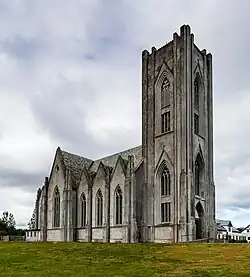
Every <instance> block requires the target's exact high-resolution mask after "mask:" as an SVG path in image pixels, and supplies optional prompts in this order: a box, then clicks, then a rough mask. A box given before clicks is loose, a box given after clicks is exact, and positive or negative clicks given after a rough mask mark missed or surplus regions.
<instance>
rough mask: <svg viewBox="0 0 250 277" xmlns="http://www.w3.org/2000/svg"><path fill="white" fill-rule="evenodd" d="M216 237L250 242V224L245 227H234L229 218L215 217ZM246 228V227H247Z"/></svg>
mask: <svg viewBox="0 0 250 277" xmlns="http://www.w3.org/2000/svg"><path fill="white" fill-rule="evenodd" d="M216 227H217V239H221V240H226V239H227V238H228V239H229V240H236V241H245V240H247V241H248V242H250V231H249V230H250V225H248V226H247V227H246V228H235V227H234V226H233V224H232V222H231V221H230V220H220V219H216ZM247 228H248V229H247Z"/></svg>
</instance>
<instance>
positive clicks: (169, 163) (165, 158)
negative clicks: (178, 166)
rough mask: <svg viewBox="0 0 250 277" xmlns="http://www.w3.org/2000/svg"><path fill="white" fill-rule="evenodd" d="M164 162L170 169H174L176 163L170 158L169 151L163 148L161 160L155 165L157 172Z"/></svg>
mask: <svg viewBox="0 0 250 277" xmlns="http://www.w3.org/2000/svg"><path fill="white" fill-rule="evenodd" d="M163 162H164V163H165V164H166V165H167V167H168V169H169V170H171V171H173V168H174V164H173V162H172V161H171V159H170V157H169V155H168V153H167V152H166V151H165V149H163V150H162V153H161V155H160V157H159V160H158V162H157V164H156V167H155V172H157V171H158V170H159V168H160V166H161V164H162V163H163Z"/></svg>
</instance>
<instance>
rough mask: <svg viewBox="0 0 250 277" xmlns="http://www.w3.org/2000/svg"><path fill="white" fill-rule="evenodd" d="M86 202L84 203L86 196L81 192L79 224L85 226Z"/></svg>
mask: <svg viewBox="0 0 250 277" xmlns="http://www.w3.org/2000/svg"><path fill="white" fill-rule="evenodd" d="M86 208H87V203H86V196H85V194H84V193H83V194H82V197H81V215H82V216H81V226H82V227H85V226H86V222H87V209H86Z"/></svg>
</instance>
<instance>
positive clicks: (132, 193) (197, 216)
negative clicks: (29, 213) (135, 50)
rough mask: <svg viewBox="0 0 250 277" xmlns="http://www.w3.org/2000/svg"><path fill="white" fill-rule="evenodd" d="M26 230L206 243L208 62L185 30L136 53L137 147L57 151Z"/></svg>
mask: <svg viewBox="0 0 250 277" xmlns="http://www.w3.org/2000/svg"><path fill="white" fill-rule="evenodd" d="M32 233H33V237H34V235H35V236H36V237H37V238H38V237H39V239H38V240H42V241H82V242H84V241H85V242H92V241H101V242H127V243H134V242H180V241H191V240H195V239H202V238H214V237H215V186H214V170H213V82H212V55H211V54H210V53H209V54H207V53H206V50H202V51H201V50H200V49H199V48H198V47H197V46H196V44H195V43H194V35H193V34H192V33H191V30H190V27H189V26H188V25H183V26H182V27H181V28H180V34H177V33H174V34H173V40H172V41H170V42H168V43H167V44H165V45H163V46H162V47H161V48H159V49H156V48H155V47H152V50H151V52H150V53H149V52H148V51H147V50H144V51H143V52H142V145H140V146H138V147H134V148H131V149H128V150H125V151H122V152H120V153H117V154H114V155H110V156H108V157H104V158H101V159H98V160H91V159H88V158H85V157H81V156H78V155H75V154H72V153H68V152H66V151H63V150H62V149H61V148H58V149H57V151H56V153H55V158H54V162H53V166H52V169H51V173H50V175H49V177H46V178H45V182H44V185H43V187H42V188H41V189H39V190H38V194H37V201H36V230H34V231H33V232H31V231H28V232H27V234H26V235H27V238H28V237H31V235H32Z"/></svg>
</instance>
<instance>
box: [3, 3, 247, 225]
mask: <svg viewBox="0 0 250 277" xmlns="http://www.w3.org/2000/svg"><path fill="white" fill-rule="evenodd" d="M249 9H250V2H249V1H247V0H245V1H244V0H240V1H226V0H220V1H219V0H218V1H215V0H206V1H205V0H203V1H199V2H198V1H194V0H172V1H171V0H169V1H165V0H136V1H135V0H123V1H119V0H105V1H104V0H103V1H102V0H71V1H66V0H43V1H39V0H11V1H9V0H0V97H1V98H0V212H2V211H5V210H8V211H9V212H12V213H13V214H14V216H15V218H16V221H17V224H18V225H21V226H24V225H26V223H27V221H28V220H29V218H30V217H31V214H32V210H33V208H34V201H35V196H36V190H37V188H38V187H39V186H41V185H42V183H43V179H44V176H48V175H49V172H50V168H51V164H52V161H53V157H54V153H55V150H56V148H57V146H61V148H62V149H65V150H68V151H71V152H75V153H78V154H80V155H83V156H87V157H89V158H97V157H101V156H103V155H106V154H110V153H113V152H117V151H121V150H123V149H126V148H130V147H133V146H136V145H139V144H141V95H140V91H141V83H140V82H141V76H140V69H141V51H142V50H143V49H149V50H150V49H151V47H152V46H156V47H157V48H158V47H160V46H162V45H164V44H165V43H166V42H167V41H170V40H171V39H172V34H173V33H174V32H178V33H179V28H180V26H181V25H183V24H189V25H190V26H191V28H192V32H193V33H194V34H195V42H196V44H197V45H198V46H199V47H200V48H201V49H203V48H206V49H207V51H208V52H211V53H212V54H213V65H214V68H213V69H214V71H213V72H214V123H215V124H214V125H215V133H214V141H215V182H216V198H217V218H221V219H230V220H232V223H233V224H234V225H235V226H237V227H239V226H244V225H247V224H250V146H249V144H248V143H249V141H250V128H249V126H250V124H249V120H250V108H249V103H250V75H249V73H250V54H249V49H250V35H249V28H248V26H249V25H250V17H249Z"/></svg>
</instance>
